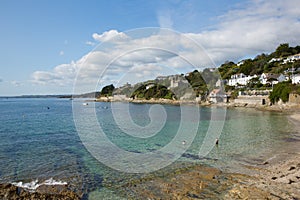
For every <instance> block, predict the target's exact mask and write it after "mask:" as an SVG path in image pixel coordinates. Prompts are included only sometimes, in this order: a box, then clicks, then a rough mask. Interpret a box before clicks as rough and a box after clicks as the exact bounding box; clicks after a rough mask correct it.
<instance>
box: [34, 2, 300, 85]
mask: <svg viewBox="0 0 300 200" xmlns="http://www.w3.org/2000/svg"><path fill="white" fill-rule="evenodd" d="M298 3H299V1H297V0H291V1H279V0H277V1H276V0H275V1H263V0H256V1H251V2H249V3H247V5H241V6H240V7H239V8H236V9H234V10H230V11H229V12H227V13H226V14H225V15H222V16H219V17H218V19H219V24H217V25H216V26H215V28H214V29H213V30H208V31H202V32H199V33H172V32H171V31H166V30H160V31H155V30H152V31H153V32H151V31H149V29H145V30H144V32H143V30H142V29H141V30H137V31H131V32H119V31H117V30H109V31H106V32H104V33H102V34H98V33H94V34H93V35H92V37H93V39H94V40H95V42H101V43H102V44H101V45H100V46H99V47H98V48H96V49H95V51H93V52H90V53H88V54H87V55H84V56H83V57H82V58H81V59H79V60H77V61H73V62H71V63H69V64H62V65H59V66H56V67H54V69H53V70H52V71H36V72H34V73H33V74H32V81H33V82H34V83H36V84H55V85H72V83H73V82H74V79H75V78H76V80H77V82H80V85H87V84H94V86H95V83H96V84H98V83H99V84H101V83H103V84H105V83H117V82H118V80H120V79H124V80H125V79H126V80H127V81H130V82H136V81H140V80H141V79H143V80H146V79H147V78H154V77H155V76H157V75H161V74H164V73H166V72H169V73H171V72H188V71H189V70H191V64H193V65H194V67H196V68H204V67H215V65H214V63H215V64H216V65H217V66H218V65H219V64H221V63H223V62H225V61H226V60H233V61H238V60H239V59H242V58H243V57H245V56H247V55H248V56H251V55H256V54H258V53H262V52H265V53H268V52H271V51H273V50H274V49H275V48H276V47H277V46H278V45H279V44H280V43H290V45H292V46H293V45H298V44H299V43H298V42H299V35H300V17H299V16H300V7H299V6H298ZM243 6H244V7H243ZM173 13H176V12H174V11H173V12H169V13H168V14H167V15H164V16H163V17H160V18H159V23H160V24H161V25H162V26H167V27H171V26H174V27H176V23H173V22H172V14H173ZM196 43H197V45H195V44H196ZM88 44H89V45H91V44H94V42H88ZM172 70H173V71H172ZM124 77H125V78H124ZM98 81H99V82H98Z"/></svg>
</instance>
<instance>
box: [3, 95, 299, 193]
mask: <svg viewBox="0 0 300 200" xmlns="http://www.w3.org/2000/svg"><path fill="white" fill-rule="evenodd" d="M72 103H73V106H77V107H78V108H79V109H80V112H82V113H81V114H82V116H80V117H78V115H77V118H78V119H84V120H85V121H86V125H87V126H88V129H86V130H97V128H98V127H94V126H93V124H92V123H91V124H89V123H90V122H91V121H92V119H90V118H89V117H91V116H93V113H94V115H95V116H96V119H97V122H98V123H99V126H100V127H101V128H102V130H103V132H104V133H105V134H106V136H107V138H108V139H109V140H110V141H111V142H112V143H114V144H115V145H116V146H118V147H119V148H121V149H124V150H126V151H128V152H132V153H135V155H136V154H143V153H148V152H156V151H157V150H160V149H162V148H163V147H165V146H166V145H168V144H170V143H172V141H175V142H176V141H177V143H174V144H176V145H173V147H172V149H171V153H170V152H169V154H170V155H168V156H169V157H170V158H173V157H174V158H175V157H176V153H177V151H179V150H182V149H184V150H185V148H186V147H185V145H186V146H189V148H188V149H187V151H186V152H184V154H183V155H182V156H181V157H180V158H179V160H178V161H177V162H175V164H171V165H170V166H169V167H168V168H167V169H168V170H172V168H176V167H178V165H177V164H176V163H181V162H185V163H192V162H196V163H204V164H209V165H212V166H215V167H218V168H220V169H223V170H229V171H240V170H243V168H242V167H241V166H242V164H259V163H261V162H263V161H264V160H265V159H266V158H268V156H270V155H272V154H274V153H276V151H277V149H278V148H283V147H284V146H285V145H287V144H289V143H290V142H291V141H290V139H287V138H292V136H293V134H294V133H295V131H294V129H293V125H292V124H291V123H290V122H289V121H288V120H287V118H286V117H285V116H284V115H281V114H277V113H270V112H261V111H255V110H251V109H227V110H225V109H223V108H206V107H205V108H199V110H198V108H197V107H193V106H181V107H180V106H172V105H163V106H157V107H154V108H155V109H154V111H153V112H152V117H153V118H152V121H151V117H149V109H150V110H151V107H152V108H153V105H150V104H128V103H113V104H111V103H102V102H101V103H100V102H97V103H92V102H91V103H89V104H88V105H87V106H84V105H82V103H83V101H82V100H74V101H70V100H68V99H13V98H9V99H0V113H1V115H0V120H1V123H0V138H1V140H0V160H1V162H0V182H19V181H22V182H23V183H28V182H32V181H35V180H38V182H39V183H43V182H44V181H46V180H49V179H51V178H53V180H55V181H57V182H59V181H62V182H67V183H68V184H69V185H70V187H71V188H72V189H74V190H76V191H81V192H84V193H85V194H86V195H85V197H88V196H90V199H95V198H97V196H98V197H100V196H101V197H107V198H108V197H111V198H112V199H113V196H114V197H116V196H118V195H119V194H118V191H117V189H116V188H118V187H117V186H118V185H122V184H125V183H126V182H129V181H130V180H133V179H136V178H139V177H142V176H144V175H143V174H137V175H136V174H127V173H124V172H119V171H116V170H113V169H111V168H109V167H107V166H105V165H104V164H102V163H101V162H99V161H98V160H96V159H95V158H94V157H93V156H92V155H91V154H90V153H89V152H88V151H87V149H86V148H85V146H84V145H83V144H82V141H81V139H82V138H81V137H80V135H78V132H77V130H76V127H75V124H74V119H75V121H76V116H75V117H73V113H72ZM73 108H74V107H73ZM127 108H129V113H130V114H131V117H132V120H133V122H134V123H135V124H136V125H139V127H137V126H131V125H130V124H129V122H128V120H127V118H125V117H123V116H122V117H123V118H122V117H120V119H119V120H121V121H118V123H117V122H116V119H115V118H114V117H116V116H114V115H113V111H114V112H116V110H119V111H120V112H119V113H123V110H124V109H127ZM182 109H183V110H182ZM162 110H163V111H162ZM185 112H186V113H187V115H186V116H184V117H182V116H183V114H184V113H185ZM117 113H118V112H117ZM150 113H151V112H150ZM193 113H198V114H199V118H200V121H199V120H198V117H197V116H195V115H193ZM77 114H78V113H77ZM224 116H225V118H224ZM164 117H165V118H164ZM164 120H165V123H162V122H164ZM182 121H183V122H184V123H183V124H181V122H182ZM151 122H152V123H151ZM212 122H213V125H216V124H219V125H220V126H221V127H222V129H221V130H222V133H221V135H220V136H218V134H216V136H218V137H219V144H218V146H215V145H213V146H212V150H211V151H210V153H209V154H208V155H202V156H201V157H200V158H199V152H200V149H201V147H202V146H203V141H204V138H205V137H208V138H209V136H207V133H208V127H209V125H210V124H211V123H212ZM120 123H121V124H122V125H123V127H121V128H120ZM222 123H224V126H223V124H222ZM149 124H150V125H153V127H151V129H140V127H145V126H147V125H149ZM157 127H158V128H157ZM194 127H197V129H194ZM77 128H78V127H77ZM180 128H182V130H183V131H182V135H181V136H180V137H178V138H177V137H176V136H177V135H178V129H180ZM84 130H85V129H84ZM137 130H153V131H154V133H155V134H154V135H151V136H149V135H148V136H149V137H146V138H139V137H134V136H130V135H128V134H126V132H129V133H135V134H139V132H137ZM195 130H196V132H195ZM216 131H217V129H216ZM149 132H151V131H149ZM193 132H195V135H193ZM143 134H146V136H147V132H145V133H143ZM213 134H215V133H214V132H213V133H212V135H211V137H212V138H211V139H210V141H214V140H215V139H216V138H215V135H213ZM194 136H195V137H194ZM290 136H291V137H290ZM174 138H175V139H174ZM182 140H186V143H187V144H181V142H182ZM172 144H173V143H172ZM105 145H107V143H105ZM204 146H205V145H204ZM210 146H211V145H210ZM173 150H174V155H173V153H172V151H173ZM103 151H104V149H103ZM105 151H106V152H107V156H108V158H109V157H111V158H112V157H114V156H115V155H114V152H110V151H109V149H108V150H107V149H105ZM110 153H111V154H110ZM162 155H165V154H162ZM124 159H125V161H128V160H126V158H124ZM120 162H121V161H120ZM122 162H123V161H122ZM123 164H124V165H125V166H126V165H128V166H132V165H130V163H123ZM172 166H174V167H172ZM145 167H147V166H145ZM118 198H119V197H118Z"/></svg>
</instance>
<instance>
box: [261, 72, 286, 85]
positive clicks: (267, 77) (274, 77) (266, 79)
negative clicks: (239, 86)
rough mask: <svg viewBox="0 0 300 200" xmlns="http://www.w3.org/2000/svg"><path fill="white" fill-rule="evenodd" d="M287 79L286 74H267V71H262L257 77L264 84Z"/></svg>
mask: <svg viewBox="0 0 300 200" xmlns="http://www.w3.org/2000/svg"><path fill="white" fill-rule="evenodd" d="M287 80H289V77H288V76H285V75H283V74H269V73H262V75H260V77H259V81H260V82H261V83H262V84H263V85H265V84H267V83H269V84H273V85H275V84H277V83H280V82H283V81H287Z"/></svg>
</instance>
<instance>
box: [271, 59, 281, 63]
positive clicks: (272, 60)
mask: <svg viewBox="0 0 300 200" xmlns="http://www.w3.org/2000/svg"><path fill="white" fill-rule="evenodd" d="M281 60H282V58H272V59H271V60H269V63H272V62H279V61H281Z"/></svg>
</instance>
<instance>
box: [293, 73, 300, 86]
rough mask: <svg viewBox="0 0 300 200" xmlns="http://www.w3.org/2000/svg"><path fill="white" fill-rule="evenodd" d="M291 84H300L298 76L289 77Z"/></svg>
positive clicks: (299, 76)
mask: <svg viewBox="0 0 300 200" xmlns="http://www.w3.org/2000/svg"><path fill="white" fill-rule="evenodd" d="M291 79H292V83H293V84H300V74H295V75H293V76H291Z"/></svg>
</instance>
